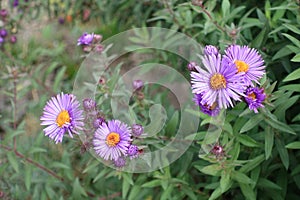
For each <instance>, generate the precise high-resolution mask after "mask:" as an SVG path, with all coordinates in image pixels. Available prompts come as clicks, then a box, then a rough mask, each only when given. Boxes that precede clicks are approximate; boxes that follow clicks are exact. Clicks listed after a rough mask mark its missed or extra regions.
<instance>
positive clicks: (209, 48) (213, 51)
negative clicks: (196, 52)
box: [204, 45, 219, 56]
mask: <svg viewBox="0 0 300 200" xmlns="http://www.w3.org/2000/svg"><path fill="white" fill-rule="evenodd" d="M218 53H219V50H218V49H217V47H215V46H213V45H206V46H205V47H204V54H205V55H208V56H212V55H218Z"/></svg>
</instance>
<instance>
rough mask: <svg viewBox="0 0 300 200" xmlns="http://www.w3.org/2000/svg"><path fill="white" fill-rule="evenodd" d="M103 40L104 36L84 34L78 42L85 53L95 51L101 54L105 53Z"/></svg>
mask: <svg viewBox="0 0 300 200" xmlns="http://www.w3.org/2000/svg"><path fill="white" fill-rule="evenodd" d="M101 40H102V35H98V34H94V33H91V34H90V33H87V32H85V33H83V34H82V35H81V36H80V37H79V38H78V40H77V45H78V46H82V49H83V51H84V52H91V51H92V50H95V51H96V52H99V53H101V52H102V51H103V48H104V47H103V45H101V44H100V42H101Z"/></svg>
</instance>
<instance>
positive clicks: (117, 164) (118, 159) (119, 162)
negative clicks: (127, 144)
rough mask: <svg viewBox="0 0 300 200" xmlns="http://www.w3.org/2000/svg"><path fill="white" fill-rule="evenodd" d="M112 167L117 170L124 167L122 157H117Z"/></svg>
mask: <svg viewBox="0 0 300 200" xmlns="http://www.w3.org/2000/svg"><path fill="white" fill-rule="evenodd" d="M114 165H115V167H118V168H121V167H124V166H125V165H126V159H125V158H124V157H123V156H121V157H118V158H117V159H116V160H114Z"/></svg>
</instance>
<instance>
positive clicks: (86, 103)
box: [83, 98, 96, 111]
mask: <svg viewBox="0 0 300 200" xmlns="http://www.w3.org/2000/svg"><path fill="white" fill-rule="evenodd" d="M83 108H84V110H85V111H93V110H95V109H96V102H95V101H94V100H93V99H90V98H87V99H84V100H83Z"/></svg>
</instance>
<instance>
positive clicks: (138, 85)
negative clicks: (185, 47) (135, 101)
mask: <svg viewBox="0 0 300 200" xmlns="http://www.w3.org/2000/svg"><path fill="white" fill-rule="evenodd" d="M132 85H133V89H134V90H141V89H143V87H144V82H143V81H142V80H134V81H133V84H132Z"/></svg>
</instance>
